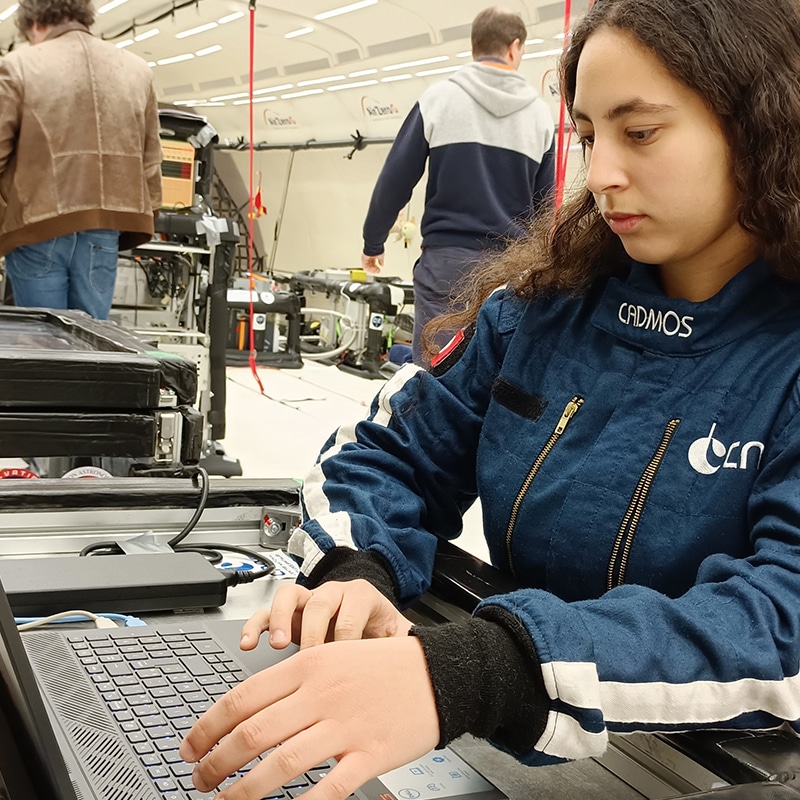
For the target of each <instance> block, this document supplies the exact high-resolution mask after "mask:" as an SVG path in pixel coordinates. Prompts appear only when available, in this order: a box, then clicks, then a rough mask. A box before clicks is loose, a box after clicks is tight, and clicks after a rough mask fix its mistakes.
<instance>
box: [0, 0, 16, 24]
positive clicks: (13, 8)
mask: <svg viewBox="0 0 800 800" xmlns="http://www.w3.org/2000/svg"><path fill="white" fill-rule="evenodd" d="M18 8H19V3H14V5H13V6H11V7H10V8H7V9H6V10H5V11H3V13H2V14H0V22H5V21H6V20H7V19H8V18H9V17H10V16H11V15H12V14H13V13H14V12H15V11H16V10H17V9H18Z"/></svg>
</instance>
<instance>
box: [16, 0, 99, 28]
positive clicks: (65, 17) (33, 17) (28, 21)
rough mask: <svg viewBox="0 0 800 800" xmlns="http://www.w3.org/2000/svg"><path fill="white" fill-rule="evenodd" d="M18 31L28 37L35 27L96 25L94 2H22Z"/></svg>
mask: <svg viewBox="0 0 800 800" xmlns="http://www.w3.org/2000/svg"><path fill="white" fill-rule="evenodd" d="M16 22H17V29H18V30H19V32H20V33H21V34H22V35H23V36H26V35H27V33H28V31H29V30H30V29H31V28H32V27H33V23H34V22H35V23H37V24H39V25H43V26H45V25H58V24H59V23H61V22H80V23H81V24H82V25H85V26H86V27H87V28H91V27H92V25H94V6H93V5H92V0H20V2H19V8H18V9H17V14H16Z"/></svg>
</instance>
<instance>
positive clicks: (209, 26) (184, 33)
mask: <svg viewBox="0 0 800 800" xmlns="http://www.w3.org/2000/svg"><path fill="white" fill-rule="evenodd" d="M218 24H219V23H217V22H207V23H206V24H205V25H198V26H197V27H196V28H189V30H188V31H181V32H180V33H176V34H175V38H176V39H185V38H186V37H187V36H194V35H196V34H198V33H205V31H210V30H213V29H214V28H216V27H217V25H218Z"/></svg>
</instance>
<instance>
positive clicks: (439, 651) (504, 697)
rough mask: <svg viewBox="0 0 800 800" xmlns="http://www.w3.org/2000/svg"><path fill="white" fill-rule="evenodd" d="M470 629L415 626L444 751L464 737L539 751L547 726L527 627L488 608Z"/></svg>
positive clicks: (544, 697) (513, 749) (545, 705)
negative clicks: (426, 668)
mask: <svg viewBox="0 0 800 800" xmlns="http://www.w3.org/2000/svg"><path fill="white" fill-rule="evenodd" d="M485 611H488V612H490V613H488V614H486V613H484V615H483V616H488V617H493V618H492V619H486V618H478V617H475V618H473V619H471V620H470V621H469V622H468V623H467V624H466V625H463V624H458V623H450V624H446V625H437V626H433V627H420V626H415V627H414V628H412V629H411V631H410V634H411V635H414V636H417V637H418V638H419V640H420V643H421V645H422V649H423V652H424V653H425V658H426V660H427V663H428V673H429V675H430V678H431V683H432V685H433V691H434V696H435V698H436V710H437V712H438V714H439V730H440V739H439V744H438V745H437V747H438V748H442V747H444V746H445V745H447V744H449V743H450V742H451V741H453V740H454V739H457V738H458V737H459V736H461V735H462V734H465V733H471V734H473V735H474V736H477V737H480V738H483V739H487V738H491V739H492V740H494V741H495V742H496V743H497V744H499V745H501V746H502V747H504V748H506V749H508V750H509V751H510V752H512V753H517V754H522V753H526V752H530V751H531V750H533V749H534V745H535V744H536V742H537V741H538V740H539V739H540V738H541V735H542V733H543V732H544V728H545V724H546V722H547V712H548V703H547V694H546V692H545V689H544V680H543V678H542V672H541V666H540V664H539V658H538V655H537V654H536V651H535V648H534V646H533V643H532V642H531V640H530V637H529V636H528V634H527V632H526V631H525V630H524V628H523V627H522V624H521V623H520V622H519V621H518V620H515V619H514V618H513V617H511V616H510V615H506V614H505V612H503V611H502V610H500V609H485Z"/></svg>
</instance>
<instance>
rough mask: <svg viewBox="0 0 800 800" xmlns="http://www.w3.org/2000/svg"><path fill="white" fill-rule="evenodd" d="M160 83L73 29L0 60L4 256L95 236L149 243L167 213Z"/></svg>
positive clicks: (132, 59) (0, 248) (133, 61)
mask: <svg viewBox="0 0 800 800" xmlns="http://www.w3.org/2000/svg"><path fill="white" fill-rule="evenodd" d="M161 159H162V153H161V143H160V140H159V123H158V104H157V101H156V92H155V87H154V85H153V74H152V72H151V70H150V68H149V67H148V66H147V64H146V63H145V62H144V61H143V60H142V59H141V58H139V57H138V56H135V55H133V54H132V53H127V52H125V51H124V50H119V49H117V48H116V47H115V46H114V45H113V44H110V43H109V42H104V41H102V40H100V39H98V38H96V37H94V36H92V34H91V33H90V32H89V31H88V29H86V28H85V27H84V26H83V25H80V24H79V23H76V22H67V23H64V24H62V25H58V26H57V27H55V28H54V29H53V30H52V31H51V32H50V34H49V35H48V37H47V39H45V41H43V42H42V43H41V44H37V45H34V46H32V47H22V48H20V49H19V50H14V51H12V52H11V53H9V54H8V55H7V56H5V57H4V58H2V59H0V255H5V254H6V253H8V252H9V251H11V250H13V249H14V248H15V247H19V246H20V245H25V244H35V243H37V242H42V241H45V240H47V239H52V238H54V237H56V236H64V235H66V234H69V233H75V232H76V231H84V230H91V229H94V228H109V229H112V230H118V231H120V249H122V250H125V249H127V248H129V247H133V246H135V245H137V244H141V243H142V242H144V241H147V240H148V239H149V238H150V237H151V236H152V234H153V216H154V213H155V212H157V210H158V208H159V207H160V205H161Z"/></svg>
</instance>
